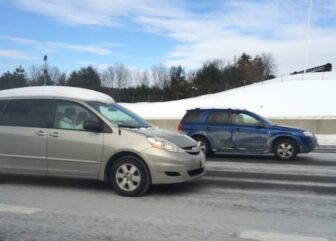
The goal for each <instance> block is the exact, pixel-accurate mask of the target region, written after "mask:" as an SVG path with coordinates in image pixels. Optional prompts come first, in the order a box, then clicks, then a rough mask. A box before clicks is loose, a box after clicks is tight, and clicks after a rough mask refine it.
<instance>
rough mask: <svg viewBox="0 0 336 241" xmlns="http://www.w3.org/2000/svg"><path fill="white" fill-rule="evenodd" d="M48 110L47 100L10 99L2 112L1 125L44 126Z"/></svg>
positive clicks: (48, 102) (48, 103)
mask: <svg viewBox="0 0 336 241" xmlns="http://www.w3.org/2000/svg"><path fill="white" fill-rule="evenodd" d="M49 110H50V101H49V100H39V99H34V100H12V101H10V102H9V103H8V105H7V107H6V109H5V110H4V112H3V115H2V118H1V125H6V126H22V127H39V128H45V127H47V125H48V118H49Z"/></svg>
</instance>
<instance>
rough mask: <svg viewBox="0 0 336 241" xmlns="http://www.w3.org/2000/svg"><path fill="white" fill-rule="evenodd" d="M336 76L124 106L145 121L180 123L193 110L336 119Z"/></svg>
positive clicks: (309, 76)
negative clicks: (177, 120) (239, 110)
mask: <svg viewBox="0 0 336 241" xmlns="http://www.w3.org/2000/svg"><path fill="white" fill-rule="evenodd" d="M335 103H336V73H335V72H328V73H312V74H307V75H306V76H305V77H304V78H303V76H302V75H292V76H286V77H279V78H276V79H272V80H268V81H265V82H263V83H257V84H252V85H248V86H244V87H240V88H236V89H232V90H228V91H223V92H219V93H216V94H209V95H203V96H199V97H195V98H189V99H184V100H177V101H167V102H154V103H135V104H125V103H124V104H122V105H123V106H125V107H127V108H129V109H131V110H132V111H134V112H135V113H137V114H139V115H140V116H142V117H143V118H146V119H179V118H181V117H183V115H184V114H185V112H186V110H188V109H192V108H197V107H199V108H205V107H213V108H223V107H231V108H241V109H248V110H250V111H254V112H257V113H259V114H261V115H263V116H266V117H275V118H335V117H336V108H335V107H334V104H335Z"/></svg>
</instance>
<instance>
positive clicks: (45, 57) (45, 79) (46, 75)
mask: <svg viewBox="0 0 336 241" xmlns="http://www.w3.org/2000/svg"><path fill="white" fill-rule="evenodd" d="M43 61H44V85H47V78H48V70H47V67H48V66H47V61H48V55H44V57H43Z"/></svg>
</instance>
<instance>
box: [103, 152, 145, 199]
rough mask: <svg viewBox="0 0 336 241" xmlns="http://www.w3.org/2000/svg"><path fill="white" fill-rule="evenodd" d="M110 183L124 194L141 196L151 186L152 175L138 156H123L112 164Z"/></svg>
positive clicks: (119, 192)
mask: <svg viewBox="0 0 336 241" xmlns="http://www.w3.org/2000/svg"><path fill="white" fill-rule="evenodd" d="M109 180H110V183H111V185H112V187H113V188H114V190H115V191H116V192H117V193H118V194H120V195H123V196H130V197H134V196H141V195H143V194H144V193H145V192H146V191H147V190H148V189H149V187H150V177H149V173H148V171H147V170H146V167H145V166H144V164H143V163H142V160H140V159H139V158H138V157H135V156H122V157H120V158H118V159H117V160H116V161H115V162H114V163H113V164H112V166H111V169H110V176H109Z"/></svg>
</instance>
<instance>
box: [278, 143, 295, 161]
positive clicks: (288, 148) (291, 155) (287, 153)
mask: <svg viewBox="0 0 336 241" xmlns="http://www.w3.org/2000/svg"><path fill="white" fill-rule="evenodd" d="M297 153H298V147H297V145H296V143H295V142H294V141H292V140H289V139H282V140H278V141H277V142H276V143H275V145H274V154H275V156H276V157H277V158H278V159H280V160H293V159H295V157H296V155H297Z"/></svg>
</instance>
